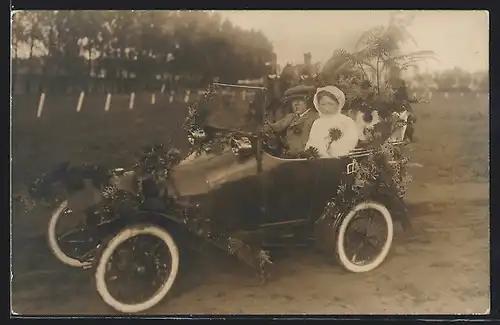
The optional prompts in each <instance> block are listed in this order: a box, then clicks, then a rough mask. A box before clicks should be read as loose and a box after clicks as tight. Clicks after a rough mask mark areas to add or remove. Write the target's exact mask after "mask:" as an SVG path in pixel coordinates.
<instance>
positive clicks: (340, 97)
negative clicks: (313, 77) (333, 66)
mask: <svg viewBox="0 0 500 325" xmlns="http://www.w3.org/2000/svg"><path fill="white" fill-rule="evenodd" d="M320 91H326V92H329V93H330V94H332V95H333V96H335V98H337V101H338V102H339V112H340V110H341V109H342V108H343V107H344V105H345V95H344V92H343V91H342V90H340V89H339V88H337V87H335V86H326V87H321V88H318V89H316V94H314V99H313V104H314V107H315V108H316V110H317V111H318V112H319V113H321V112H320V111H319V109H318V107H319V103H318V93H319V92H320Z"/></svg>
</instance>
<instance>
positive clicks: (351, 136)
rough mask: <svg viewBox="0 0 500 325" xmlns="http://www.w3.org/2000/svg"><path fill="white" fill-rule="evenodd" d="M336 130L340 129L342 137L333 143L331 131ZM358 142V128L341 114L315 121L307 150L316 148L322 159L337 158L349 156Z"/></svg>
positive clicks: (322, 117)
mask: <svg viewBox="0 0 500 325" xmlns="http://www.w3.org/2000/svg"><path fill="white" fill-rule="evenodd" d="M335 128H336V129H339V130H340V131H341V132H342V135H341V136H340V138H339V139H338V140H336V141H333V142H332V140H331V138H330V130H331V129H335ZM358 140H359V134H358V128H357V126H356V123H355V122H354V121H353V120H352V119H351V118H350V117H348V116H346V115H343V114H340V113H339V114H335V115H333V116H325V115H323V116H321V117H320V118H318V119H317V120H316V121H314V123H313V125H312V128H311V131H310V134H309V140H308V141H307V144H306V149H307V148H309V147H314V148H316V149H317V150H318V153H319V156H320V158H336V157H341V156H345V155H347V154H349V152H350V151H351V150H352V149H354V148H355V147H356V145H357V144H358Z"/></svg>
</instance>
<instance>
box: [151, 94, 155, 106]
mask: <svg viewBox="0 0 500 325" xmlns="http://www.w3.org/2000/svg"><path fill="white" fill-rule="evenodd" d="M154 104H156V95H155V93H152V94H151V105H154Z"/></svg>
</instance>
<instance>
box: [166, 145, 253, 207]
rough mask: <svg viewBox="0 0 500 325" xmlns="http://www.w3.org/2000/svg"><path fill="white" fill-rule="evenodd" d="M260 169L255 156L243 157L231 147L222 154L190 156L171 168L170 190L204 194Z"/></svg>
mask: <svg viewBox="0 0 500 325" xmlns="http://www.w3.org/2000/svg"><path fill="white" fill-rule="evenodd" d="M256 173H257V162H256V160H255V158H254V157H248V158H241V157H240V156H237V155H235V154H234V153H233V151H232V150H231V149H227V150H226V151H224V152H222V153H218V154H212V153H209V154H206V153H204V154H202V155H201V156H197V157H194V156H190V157H188V158H186V159H184V160H183V161H181V163H180V164H178V165H177V166H175V167H174V168H173V169H172V170H171V173H170V177H169V184H168V186H169V188H168V192H169V193H170V194H171V195H172V196H176V197H183V196H196V195H201V194H205V193H208V192H209V191H211V190H212V189H214V188H218V187H219V186H221V185H222V184H224V183H227V182H232V181H237V180H240V179H242V178H245V177H248V176H251V175H255V174H256Z"/></svg>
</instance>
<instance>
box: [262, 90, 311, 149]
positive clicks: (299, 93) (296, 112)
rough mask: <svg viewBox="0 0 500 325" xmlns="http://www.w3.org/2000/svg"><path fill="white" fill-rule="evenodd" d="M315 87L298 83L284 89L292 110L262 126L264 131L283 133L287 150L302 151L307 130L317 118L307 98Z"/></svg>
mask: <svg viewBox="0 0 500 325" xmlns="http://www.w3.org/2000/svg"><path fill="white" fill-rule="evenodd" d="M315 90H316V89H315V87H312V86H305V85H300V86H296V87H293V88H290V89H288V90H287V91H285V100H287V101H291V105H292V112H291V113H289V114H287V115H285V116H284V117H283V118H281V119H280V120H278V121H276V122H274V123H268V124H266V125H265V126H264V132H267V131H269V129H271V130H272V131H273V132H276V133H280V132H284V133H285V144H286V145H287V147H288V148H287V149H288V152H289V153H291V154H297V153H299V152H301V151H304V149H305V145H306V143H307V140H308V139H309V131H310V130H311V127H312V124H313V122H314V121H315V120H316V119H317V118H318V113H317V111H316V110H314V109H311V107H310V106H311V105H310V104H309V105H308V103H309V102H310V101H309V100H308V99H309V98H310V97H311V96H312V95H313V94H314V92H315Z"/></svg>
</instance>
